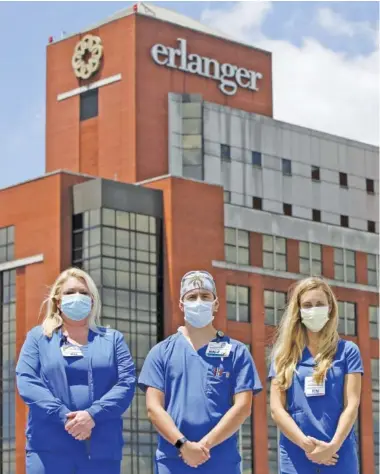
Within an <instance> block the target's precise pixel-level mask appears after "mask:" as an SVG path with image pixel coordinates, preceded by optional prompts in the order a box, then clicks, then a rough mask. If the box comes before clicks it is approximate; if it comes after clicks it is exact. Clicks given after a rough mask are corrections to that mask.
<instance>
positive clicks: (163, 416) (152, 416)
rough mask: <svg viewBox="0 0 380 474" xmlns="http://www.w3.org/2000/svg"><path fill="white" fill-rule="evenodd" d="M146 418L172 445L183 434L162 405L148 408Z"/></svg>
mask: <svg viewBox="0 0 380 474" xmlns="http://www.w3.org/2000/svg"><path fill="white" fill-rule="evenodd" d="M148 418H149V420H150V421H151V423H152V424H153V425H154V426H155V428H156V429H157V431H158V432H159V433H160V435H161V436H163V437H164V438H165V439H166V441H168V442H169V443H170V444H173V445H174V444H175V443H176V442H177V441H178V440H179V439H180V438H183V436H184V435H183V434H182V433H181V432H180V431H179V429H178V428H177V427H176V425H175V423H174V421H173V419H172V417H171V416H170V415H169V413H168V412H167V411H165V409H164V408H163V407H155V408H150V409H148Z"/></svg>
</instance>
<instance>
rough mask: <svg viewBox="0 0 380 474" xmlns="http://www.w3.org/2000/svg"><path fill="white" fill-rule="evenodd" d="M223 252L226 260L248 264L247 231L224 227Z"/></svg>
mask: <svg viewBox="0 0 380 474" xmlns="http://www.w3.org/2000/svg"><path fill="white" fill-rule="evenodd" d="M224 252H225V259H226V262H231V263H236V264H239V265H249V232H248V231H246V230H241V229H234V228H232V227H225V229H224Z"/></svg>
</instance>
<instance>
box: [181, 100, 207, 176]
mask: <svg viewBox="0 0 380 474" xmlns="http://www.w3.org/2000/svg"><path fill="white" fill-rule="evenodd" d="M185 100H186V101H185ZM181 107H182V159H183V176H184V177H185V178H193V179H198V180H200V181H203V179H204V169H203V168H204V167H203V106H202V102H201V101H193V100H191V96H188V95H185V96H184V97H183V102H182V104H181Z"/></svg>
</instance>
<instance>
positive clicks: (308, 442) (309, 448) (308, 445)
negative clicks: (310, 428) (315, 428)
mask: <svg viewBox="0 0 380 474" xmlns="http://www.w3.org/2000/svg"><path fill="white" fill-rule="evenodd" d="M316 447H317V444H316V443H315V442H314V441H313V440H312V439H311V438H309V437H307V436H306V437H305V439H304V441H303V442H302V445H301V448H302V449H303V450H304V451H305V453H306V454H308V453H312V452H313V451H314V449H315V448H316Z"/></svg>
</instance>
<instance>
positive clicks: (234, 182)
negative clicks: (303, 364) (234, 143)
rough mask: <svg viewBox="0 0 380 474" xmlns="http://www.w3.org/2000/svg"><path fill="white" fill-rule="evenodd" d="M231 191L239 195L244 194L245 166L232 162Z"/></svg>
mask: <svg viewBox="0 0 380 474" xmlns="http://www.w3.org/2000/svg"><path fill="white" fill-rule="evenodd" d="M230 170H231V191H233V192H235V193H239V194H243V193H244V184H243V183H244V182H243V170H244V164H243V163H239V162H237V161H232V162H231V168H230Z"/></svg>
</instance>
